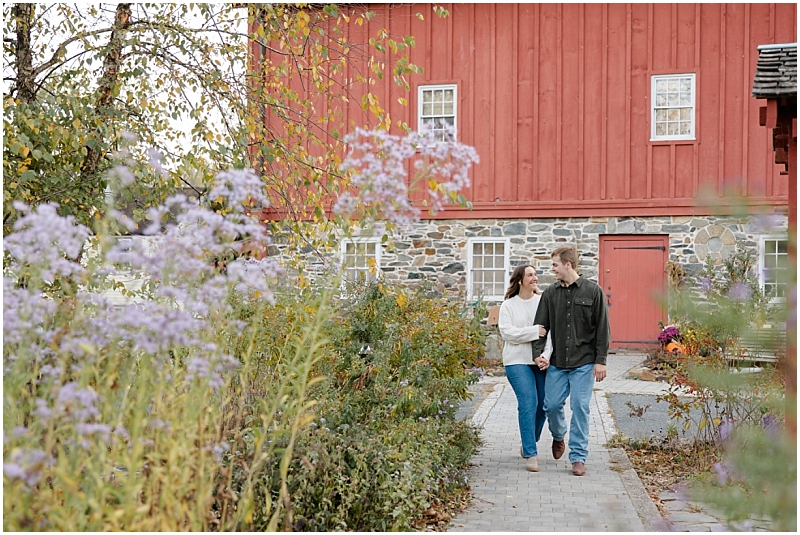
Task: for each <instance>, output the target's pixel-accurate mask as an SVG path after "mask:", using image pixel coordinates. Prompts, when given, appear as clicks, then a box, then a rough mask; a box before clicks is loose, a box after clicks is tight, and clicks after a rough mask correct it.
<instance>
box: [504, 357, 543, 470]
mask: <svg viewBox="0 0 800 535" xmlns="http://www.w3.org/2000/svg"><path fill="white" fill-rule="evenodd" d="M506 377H508V382H509V383H511V388H513V389H514V394H516V396H517V413H518V416H519V434H520V435H521V437H522V456H523V457H534V456H535V455H537V451H536V443H537V442H538V441H539V438H540V437H541V436H542V429H543V428H544V422H545V419H546V416H545V413H544V380H545V377H547V372H543V371H542V370H540V369H539V367H538V366H536V365H530V366H529V365H527V364H510V365H508V366H506Z"/></svg>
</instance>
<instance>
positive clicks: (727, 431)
mask: <svg viewBox="0 0 800 535" xmlns="http://www.w3.org/2000/svg"><path fill="white" fill-rule="evenodd" d="M735 427H736V425H735V421H734V420H733V419H732V418H725V419H723V420H722V421H721V422H720V423H719V428H718V429H717V431H718V432H719V443H720V444H722V443H724V442H725V441H726V440H728V438H729V437H730V436H731V433H733V430H734V428H735Z"/></svg>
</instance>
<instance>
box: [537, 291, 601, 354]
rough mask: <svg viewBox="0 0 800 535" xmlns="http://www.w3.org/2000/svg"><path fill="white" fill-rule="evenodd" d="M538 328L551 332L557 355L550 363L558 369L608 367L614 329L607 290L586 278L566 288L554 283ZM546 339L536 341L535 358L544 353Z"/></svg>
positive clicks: (542, 303)
mask: <svg viewBox="0 0 800 535" xmlns="http://www.w3.org/2000/svg"><path fill="white" fill-rule="evenodd" d="M534 324H535V325H541V326H543V327H544V328H545V329H547V331H548V332H549V333H550V336H551V339H552V341H553V355H552V357H550V364H552V365H553V366H555V367H557V368H577V367H579V366H583V365H584V364H590V363H594V364H605V363H606V357H607V356H608V343H609V340H610V339H611V329H610V328H609V325H608V306H607V305H606V299H605V296H604V295H603V289H602V288H600V286H598V285H597V284H596V283H594V282H592V281H590V280H586V279H584V278H583V277H578V279H577V280H576V281H575V282H573V283H572V284H570V285H569V286H562V284H561V281H556V282H555V283H554V284H551V285H550V286H548V287H547V289H546V290H545V291H544V293H543V294H542V299H541V301H539V308H538V310H537V311H536V319H535V320H534ZM544 341H545V339H544V338H540V339H539V340H534V341H533V348H532V350H533V355H534V357H538V356H539V355H541V354H542V352H543V350H544Z"/></svg>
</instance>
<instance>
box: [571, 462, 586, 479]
mask: <svg viewBox="0 0 800 535" xmlns="http://www.w3.org/2000/svg"><path fill="white" fill-rule="evenodd" d="M572 475H575V476H582V475H586V465H585V464H583V463H582V462H580V461H578V462H576V463H572Z"/></svg>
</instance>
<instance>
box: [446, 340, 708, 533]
mask: <svg viewBox="0 0 800 535" xmlns="http://www.w3.org/2000/svg"><path fill="white" fill-rule="evenodd" d="M643 360H644V356H643V355H610V356H609V361H608V377H607V379H606V380H605V381H603V382H602V383H596V385H595V395H594V399H593V402H592V406H591V416H590V430H589V457H588V459H587V461H586V470H587V473H586V475H585V476H583V477H576V476H573V475H572V472H571V465H570V463H569V461H568V459H567V457H568V453H569V451H567V452H566V453H565V454H564V456H563V457H562V458H561V459H560V460H558V461H556V460H555V459H553V457H552V454H551V452H550V445H551V443H552V435H550V431H549V429H548V427H547V426H545V428H544V431H543V432H542V438H541V440H540V441H539V443H538V446H539V472H536V473H531V472H526V471H525V465H524V461H523V459H522V458H521V457H520V456H519V447H520V443H521V441H520V436H519V426H518V425H517V401H516V397H515V396H514V391H513V390H512V389H511V386H510V385H509V384H508V381H507V380H506V378H505V377H487V378H484V380H483V381H482V383H488V384H483V385H482V387H483V388H484V389H486V388H490V393H489V394H488V395H487V396H486V397H485V398H484V399H483V401H482V402H481V403H480V404H479V405H478V406H477V408H476V410H475V411H474V414H473V415H472V422H473V423H474V424H475V425H477V426H479V427H482V428H483V431H482V435H481V436H482V438H483V441H484V444H483V446H482V447H481V451H480V453H479V454H478V455H476V456H475V458H474V460H473V463H474V465H475V466H474V467H473V469H472V472H471V475H470V479H471V483H472V492H473V498H474V499H473V505H472V506H471V507H470V508H469V509H467V510H466V511H464V512H463V513H462V514H460V515H458V516H457V517H455V518H454V519H453V520H452V521H451V522H450V526H449V529H448V531H453V532H463V531H468V532H471V531H645V530H648V531H652V530H659V531H660V530H664V529H665V528H666V524H664V523H663V520H662V518H661V516H660V515H659V513H658V510H657V509H656V507H655V505H654V504H653V502H652V500H651V499H650V497H649V496H648V495H647V493H646V492H645V490H644V487H643V486H642V483H641V481H640V480H639V478H638V476H636V473H635V471H634V470H633V469H632V468H631V466H630V464H629V462H628V459H627V456H626V455H625V453H624V451H623V450H621V449H614V450H609V449H607V448H605V446H604V444H606V443H607V442H608V440H609V439H610V438H611V437H612V436H613V434H615V433H616V425H615V424H614V420H613V416H612V415H611V411H610V409H609V406H608V401H607V398H606V393H611V392H613V393H642V394H658V393H661V391H662V390H663V389H664V386H665V385H664V384H663V383H647V382H644V381H629V380H626V379H624V377H625V374H626V373H627V371H628V370H629V369H631V368H633V367H634V366H636V365H638V364H639V363H640V362H642V361H643ZM630 383H634V384H630ZM490 385H493V387H491V386H490ZM566 408H567V419H568V420H569V413H570V411H569V400H568V401H567V405H566ZM702 520H707V519H705V518H703V519H702ZM700 523H701V519H700V518H699V517H698V524H700ZM681 527H682V528H684V529H686V528H691V527H692V526H691V525H683V526H681ZM696 527H697V528H699V529H700V530H702V531H707V530H709V529H710V527H708V524H707V523H706V525H703V526H700V525H697V526H696ZM704 528H705V529H704Z"/></svg>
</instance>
